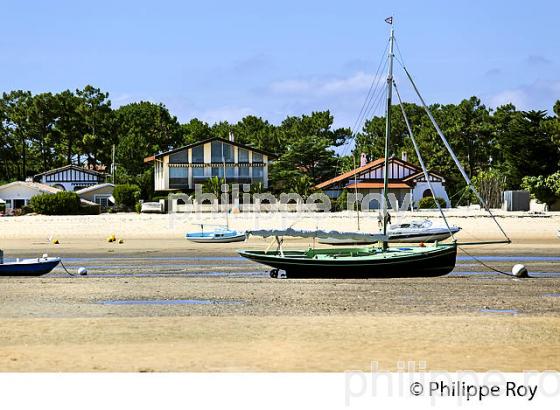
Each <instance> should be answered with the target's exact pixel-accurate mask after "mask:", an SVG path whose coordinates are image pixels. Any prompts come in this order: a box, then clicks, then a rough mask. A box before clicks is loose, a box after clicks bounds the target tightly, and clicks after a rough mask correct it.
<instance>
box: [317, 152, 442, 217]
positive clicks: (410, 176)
mask: <svg viewBox="0 0 560 410" xmlns="http://www.w3.org/2000/svg"><path fill="white" fill-rule="evenodd" d="M384 164H385V158H379V159H376V160H375V161H372V162H369V163H368V162H367V161H366V160H365V155H364V154H362V161H361V166H360V167H359V168H356V169H353V170H351V171H348V172H346V173H344V174H341V175H339V176H336V177H334V178H331V179H329V180H328V181H325V182H322V183H320V184H318V185H317V186H315V189H320V190H322V191H324V192H325V193H326V194H327V195H328V196H329V197H330V198H331V199H336V198H338V197H339V195H340V194H341V193H342V192H343V191H344V190H347V191H349V192H354V190H356V191H358V193H361V194H363V195H366V194H369V193H379V194H381V193H382V192H383V174H384ZM428 175H429V177H430V183H431V185H432V188H433V190H434V194H435V196H436V197H439V198H442V199H443V200H444V201H445V203H446V207H448V208H449V207H450V206H451V201H450V200H449V197H448V196H447V192H446V190H445V178H443V176H441V175H439V174H438V173H436V172H433V171H429V172H428ZM388 179H389V182H388V189H389V191H388V192H389V194H394V195H395V197H396V199H397V201H398V202H399V206H400V204H402V203H403V202H404V200H405V196H406V195H407V194H408V195H411V196H412V203H413V204H414V206H418V202H419V201H420V199H422V198H424V197H431V196H432V193H431V192H430V189H429V187H428V183H427V181H426V178H425V177H424V173H423V172H422V169H420V168H419V167H418V166H416V165H414V164H411V163H410V162H408V161H406V160H405V159H399V158H395V157H391V158H389V178H388ZM369 207H370V209H377V208H379V203H378V202H377V201H372V202H370V205H369Z"/></svg>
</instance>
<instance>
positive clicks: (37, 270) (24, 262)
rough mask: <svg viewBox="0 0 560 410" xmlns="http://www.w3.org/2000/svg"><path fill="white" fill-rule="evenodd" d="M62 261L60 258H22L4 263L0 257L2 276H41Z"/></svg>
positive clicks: (0, 272) (0, 274)
mask: <svg viewBox="0 0 560 410" xmlns="http://www.w3.org/2000/svg"><path fill="white" fill-rule="evenodd" d="M59 263H60V258H52V257H48V256H43V257H41V258H33V259H21V260H19V259H18V260H16V261H15V262H7V263H3V262H2V261H1V259H0V276H41V275H45V274H47V273H49V272H50V271H52V270H53V269H54V268H55V267H56V266H57V265H58V264H59Z"/></svg>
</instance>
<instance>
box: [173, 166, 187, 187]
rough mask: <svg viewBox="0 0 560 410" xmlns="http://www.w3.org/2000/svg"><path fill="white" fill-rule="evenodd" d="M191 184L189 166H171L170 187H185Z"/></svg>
mask: <svg viewBox="0 0 560 410" xmlns="http://www.w3.org/2000/svg"><path fill="white" fill-rule="evenodd" d="M188 184H189V171H188V169H187V168H182V167H181V168H175V167H173V168H169V188H183V187H185V186H186V185H188Z"/></svg>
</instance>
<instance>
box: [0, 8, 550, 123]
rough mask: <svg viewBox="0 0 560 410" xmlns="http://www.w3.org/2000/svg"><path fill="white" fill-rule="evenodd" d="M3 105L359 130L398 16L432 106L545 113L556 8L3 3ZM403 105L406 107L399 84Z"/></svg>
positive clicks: (405, 49) (408, 56)
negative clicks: (79, 94)
mask: <svg viewBox="0 0 560 410" xmlns="http://www.w3.org/2000/svg"><path fill="white" fill-rule="evenodd" d="M2 3H3V5H2V14H1V16H2V17H1V24H0V50H2V51H1V53H0V91H9V90H13V89H26V90H31V91H33V92H35V93H38V92H44V91H51V92H58V91H61V90H64V89H75V88H82V87H83V86H84V85H86V84H92V85H94V86H97V87H100V88H101V89H103V90H104V91H108V92H109V93H110V97H111V100H112V101H113V105H114V106H119V105H122V104H127V103H129V102H133V101H140V100H149V101H153V102H162V103H164V104H165V105H166V106H167V107H168V108H169V109H170V110H171V112H172V113H173V114H174V115H177V116H178V117H179V119H180V120H181V121H184V122H186V121H188V120H189V119H190V118H193V117H198V118H201V119H203V120H206V121H209V122H215V121H220V120H228V121H236V120H238V119H240V118H241V117H243V116H245V115H247V114H254V115H258V116H262V117H264V118H266V119H269V120H271V121H272V122H274V123H278V122H279V121H281V120H282V119H283V118H284V117H285V116H286V115H300V114H303V113H309V112H311V111H313V110H324V109H330V110H331V111H332V112H333V114H334V115H335V121H336V125H338V126H350V125H352V124H353V123H354V121H355V119H356V117H357V115H358V113H359V110H360V107H361V105H362V102H363V99H364V97H365V95H366V93H367V90H368V88H369V85H370V82H371V79H372V75H373V74H374V72H375V69H376V68H377V63H378V61H379V57H380V55H381V53H382V51H383V49H384V47H385V44H386V41H387V37H388V25H387V24H386V23H384V21H383V20H384V18H385V17H387V16H389V15H394V16H395V23H396V24H395V28H396V36H397V39H398V42H399V45H400V50H401V51H402V54H403V56H404V60H405V62H406V64H407V66H408V68H409V70H410V71H411V72H412V73H413V75H414V76H415V78H416V80H417V83H418V85H419V87H420V90H421V91H422V92H423V94H424V95H425V98H426V100H427V101H428V102H441V103H457V102H459V101H460V100H461V99H463V98H468V97H469V96H471V95H477V96H479V97H480V98H482V100H483V102H484V103H485V104H487V105H490V106H493V107H494V106H497V105H500V104H503V103H506V102H510V101H511V102H513V103H514V104H516V106H517V107H518V108H520V109H548V110H551V108H552V105H553V104H554V101H556V100H557V99H560V41H558V40H559V38H560V36H559V34H560V28H559V25H558V21H557V20H558V16H560V2H558V1H553V0H548V1H544V0H533V1H531V2H529V1H517V0H510V1H503V0H492V1H481V0H470V1H467V0H454V1H449V0H447V1H442V0H441V1H440V0H424V1H417V0H410V1H376V0H368V1H365V0H347V1H340V0H338V1H330V0H323V1H315V0H307V1H306V0H300V1H295V0H283V1H281V2H280V1H278V2H267V1H262V0H260V1H253V0H237V1H216V0H206V1H194V2H193V1H178V0H159V1H145V0H135V1H129V0H124V1H118V0H113V1H106V0H96V1H90V2H81V1H75V0H74V1H62V0H50V1H20V2H8V1H3V2H2ZM396 78H397V81H398V80H399V79H400V80H402V81H400V83H401V87H400V88H401V89H402V93H403V94H404V96H405V99H407V100H412V97H413V96H412V94H411V92H410V91H409V89H408V87H406V85H405V84H404V78H403V76H402V74H401V73H400V72H397V74H396Z"/></svg>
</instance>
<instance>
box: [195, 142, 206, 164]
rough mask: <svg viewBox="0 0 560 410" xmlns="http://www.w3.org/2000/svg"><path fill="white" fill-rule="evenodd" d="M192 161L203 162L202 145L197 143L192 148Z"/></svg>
mask: <svg viewBox="0 0 560 410" xmlns="http://www.w3.org/2000/svg"><path fill="white" fill-rule="evenodd" d="M192 162H193V163H195V164H202V163H204V145H199V146H197V147H194V148H193V149H192Z"/></svg>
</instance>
